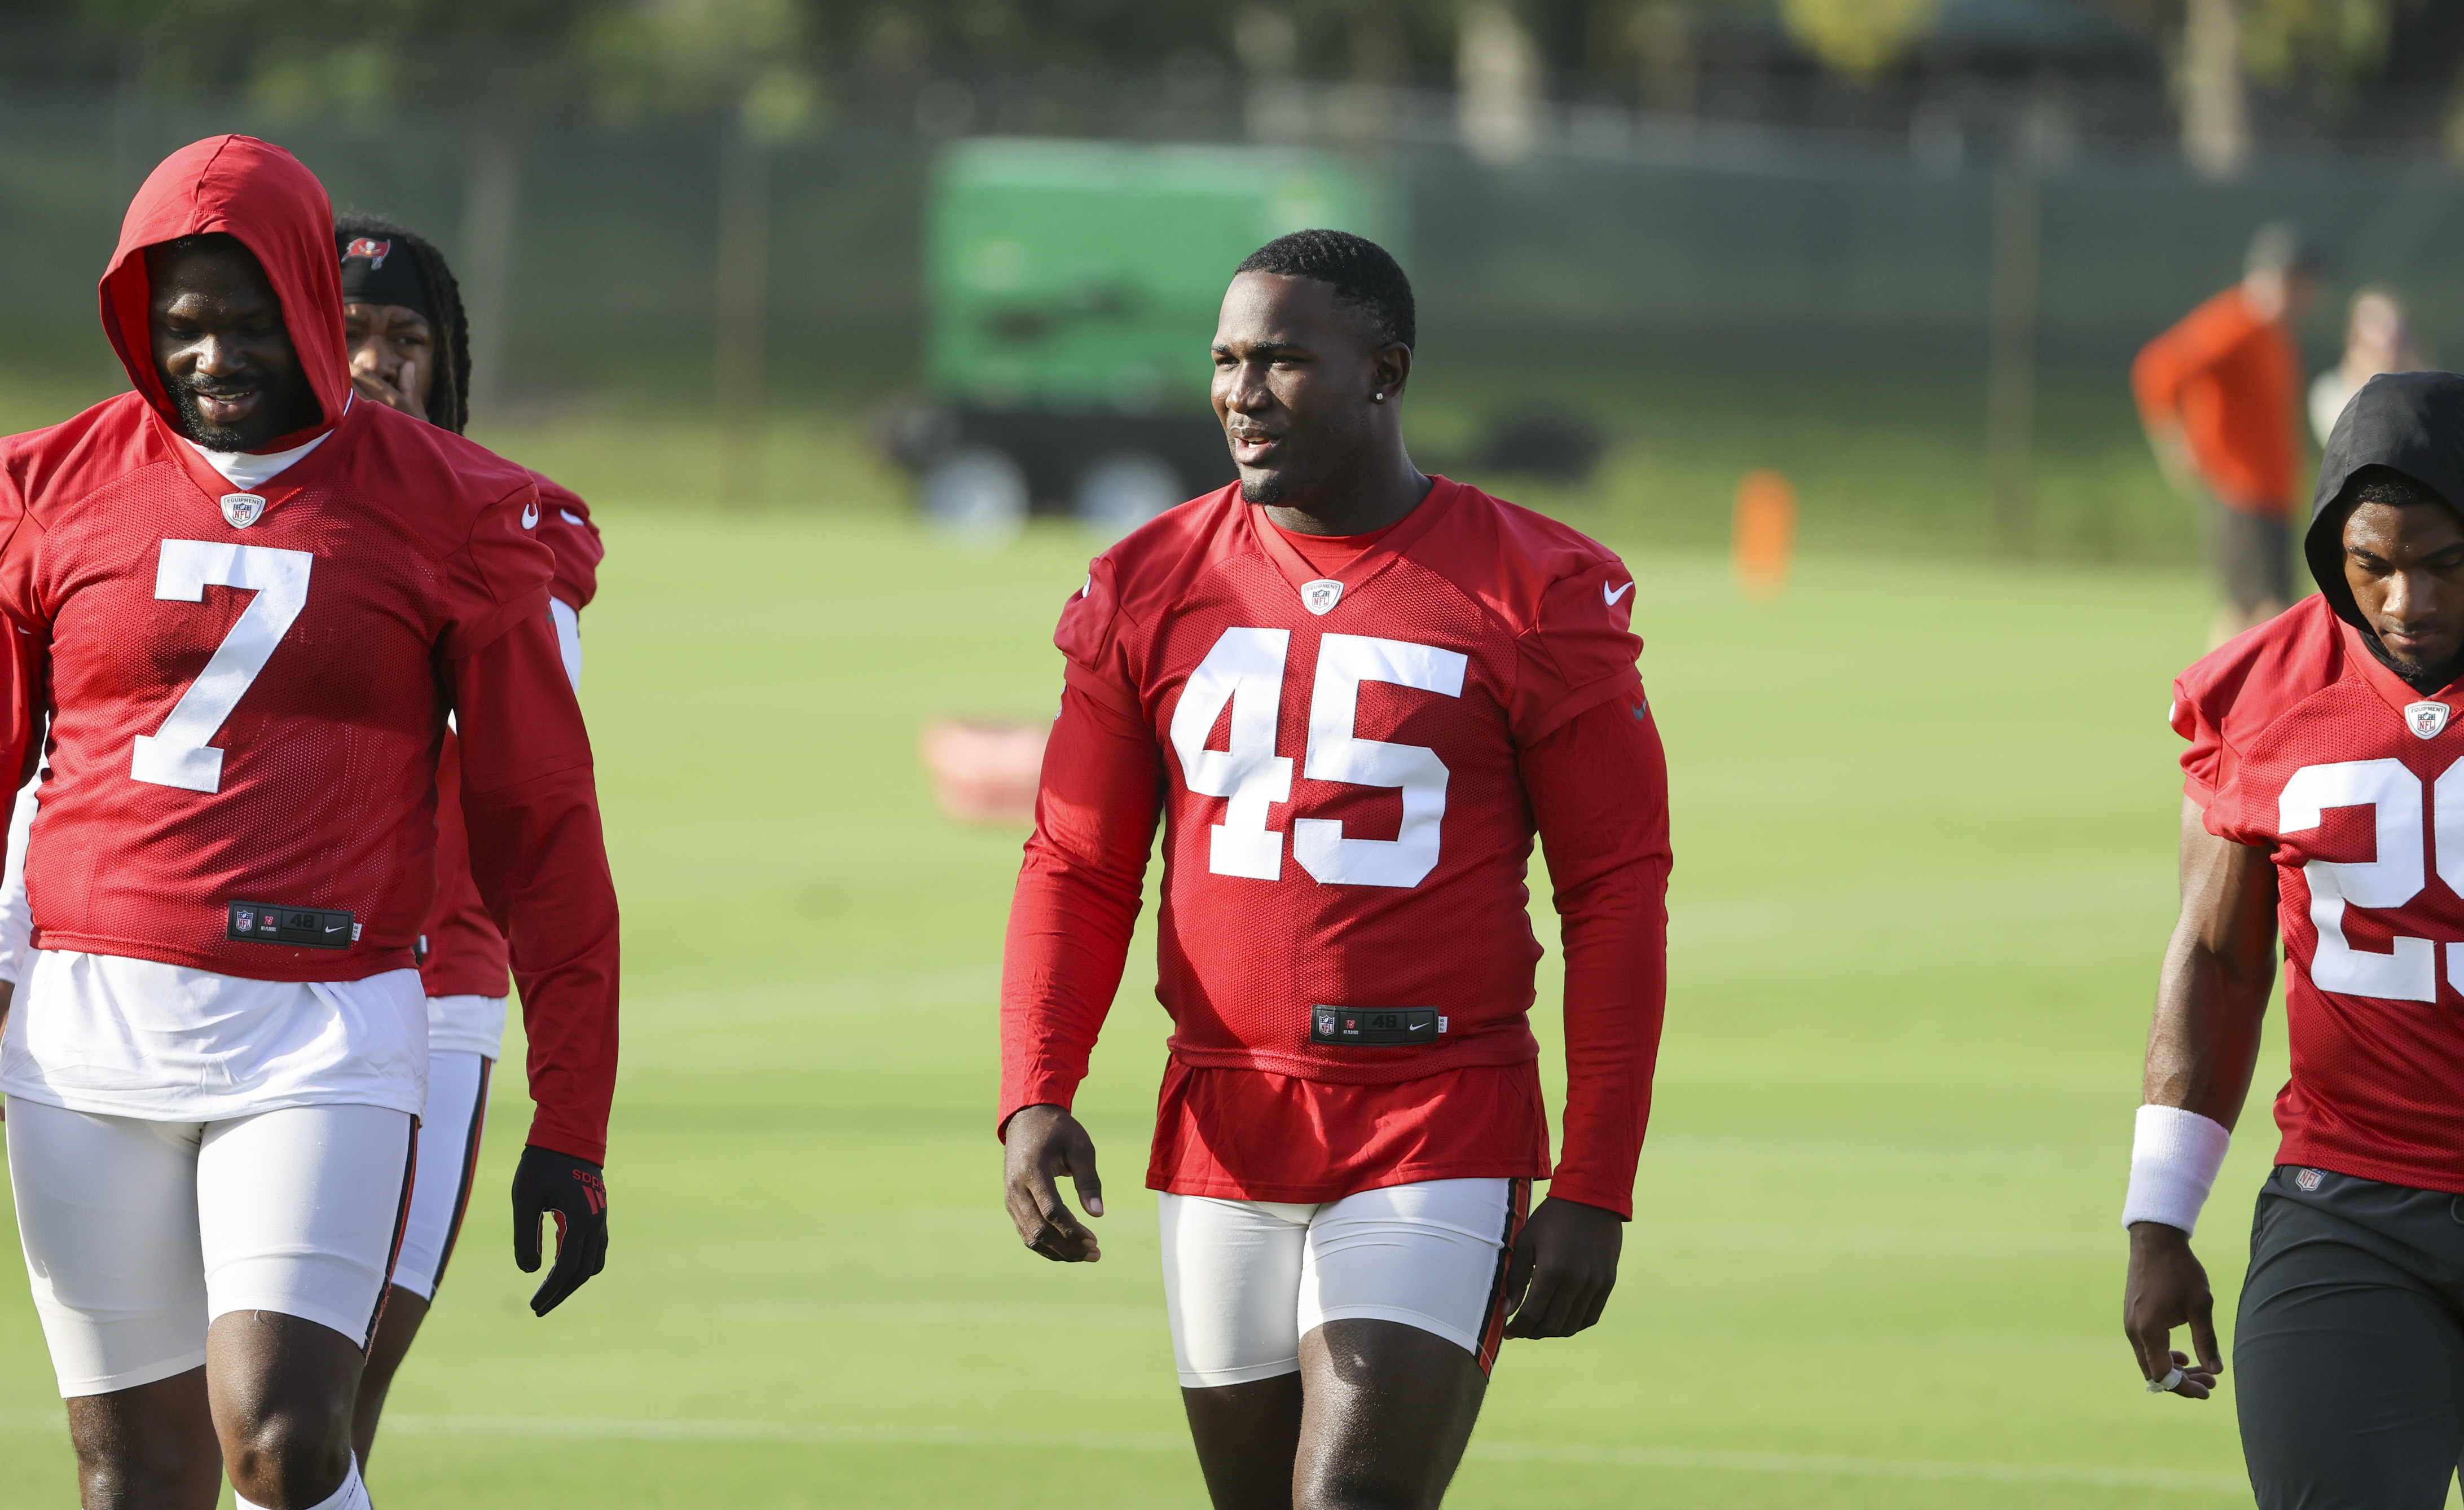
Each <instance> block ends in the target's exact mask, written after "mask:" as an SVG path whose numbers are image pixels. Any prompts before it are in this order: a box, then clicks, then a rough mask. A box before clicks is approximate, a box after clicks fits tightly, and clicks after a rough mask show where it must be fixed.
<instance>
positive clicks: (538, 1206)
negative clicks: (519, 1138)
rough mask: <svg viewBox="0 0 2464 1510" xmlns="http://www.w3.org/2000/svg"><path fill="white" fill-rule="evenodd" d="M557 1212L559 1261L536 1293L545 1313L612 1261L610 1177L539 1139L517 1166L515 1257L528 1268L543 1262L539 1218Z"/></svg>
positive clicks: (535, 1305) (535, 1307)
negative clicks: (609, 1256) (609, 1250)
mask: <svg viewBox="0 0 2464 1510" xmlns="http://www.w3.org/2000/svg"><path fill="white" fill-rule="evenodd" d="M541 1216H554V1217H555V1218H556V1262H555V1263H553V1264H551V1265H549V1266H548V1271H547V1278H546V1279H545V1280H541V1281H539V1293H538V1294H536V1295H533V1296H532V1297H531V1314H532V1315H533V1316H545V1315H546V1314H547V1313H548V1312H550V1311H552V1310H555V1309H556V1308H557V1306H558V1305H559V1304H560V1303H561V1302H562V1301H563V1300H564V1298H565V1297H566V1296H568V1295H571V1294H572V1293H573V1292H574V1291H576V1290H578V1289H581V1288H582V1283H583V1280H587V1279H589V1278H590V1277H591V1276H592V1275H594V1274H597V1273H598V1272H599V1271H600V1270H602V1269H604V1268H605V1267H607V1182H606V1181H605V1179H603V1178H601V1177H600V1173H599V1166H598V1165H596V1164H593V1163H591V1162H590V1161H589V1160H588V1159H577V1158H575V1157H573V1156H572V1155H571V1154H568V1153H559V1152H557V1151H556V1150H555V1149H542V1148H540V1147H539V1146H538V1145H537V1144H531V1145H528V1146H526V1147H525V1148H524V1149H522V1162H521V1163H519V1164H517V1165H516V1166H515V1167H514V1261H515V1262H516V1263H517V1264H519V1265H521V1269H522V1272H523V1273H524V1274H536V1273H538V1272H539V1218H540V1217H541Z"/></svg>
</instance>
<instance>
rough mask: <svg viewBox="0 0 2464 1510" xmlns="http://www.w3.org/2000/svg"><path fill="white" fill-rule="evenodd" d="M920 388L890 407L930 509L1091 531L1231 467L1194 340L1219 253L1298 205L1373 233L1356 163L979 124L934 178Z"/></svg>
mask: <svg viewBox="0 0 2464 1510" xmlns="http://www.w3.org/2000/svg"><path fill="white" fill-rule="evenodd" d="M931 214H932V220H931V227H930V231H929V234H928V237H927V248H926V252H925V257H926V274H925V275H926V288H927V293H928V296H929V298H930V301H931V311H932V314H931V318H932V325H931V330H930V334H929V337H928V346H927V355H926V372H927V377H928V381H929V383H930V386H931V390H932V401H931V403H930V405H928V406H927V407H926V408H925V409H923V410H921V411H919V412H917V413H913V414H911V415H909V416H907V417H906V419H905V420H904V421H903V422H902V423H901V424H900V425H899V426H898V427H897V438H896V440H895V442H894V444H895V445H896V449H898V450H899V452H900V454H901V455H902V456H903V457H904V458H905V459H906V460H907V461H908V462H909V463H910V464H911V465H913V466H914V467H915V468H916V469H917V470H918V471H920V472H921V474H922V481H923V486H922V494H923V505H924V508H925V511H926V513H927V514H929V515H930V516H932V517H933V518H934V520H935V522H937V523H940V524H943V525H946V526H949V527H951V528H954V529H957V530H959V531H962V532H968V533H984V534H998V533H1001V532H1003V531H1006V530H1009V529H1014V528H1015V527H1016V526H1017V525H1018V523H1019V522H1020V521H1022V520H1023V519H1024V518H1025V516H1026V515H1027V514H1029V513H1030V512H1038V513H1067V514H1076V515H1077V516H1079V517H1080V518H1081V519H1083V520H1085V521H1086V522H1087V523H1088V524H1089V525H1090V526H1091V527H1093V528H1095V529H1098V530H1102V531H1105V532H1107V533H1115V534H1117V533H1120V532H1123V531H1126V530H1128V529H1133V528H1134V527H1136V525H1138V524H1140V523H1142V522H1144V521H1145V520H1146V519H1148V518H1151V517H1153V516H1154V515H1155V514H1158V513H1160V512H1162V511H1163V510H1164V509H1167V508H1170V507H1171V506H1172V505H1174V504H1176V503H1178V502H1180V501H1181V500H1182V499H1184V498H1189V497H1193V496H1195V495H1197V494H1199V493H1200V492H1206V491H1208V490H1209V489H1213V488H1217V487H1221V485H1222V484H1224V483H1226V482H1229V481H1230V480H1231V479H1232V475H1233V473H1232V466H1231V461H1230V458H1229V457H1228V456H1227V454H1226V453H1225V450H1224V446H1223V436H1222V432H1221V429H1220V428H1218V427H1217V425H1216V422H1215V418H1214V415H1213V413H1212V411H1211V410H1210V408H1209V407H1208V405H1207V396H1206V390H1207V383H1208V380H1209V378H1210V377H1211V376H1212V373H1213V364H1212V362H1211V361H1210V360H1209V358H1208V354H1207V342H1208V339H1209V338H1210V337H1211V336H1212V335H1213V334H1214V331H1215V316H1216V310H1217V307H1218V306H1219V305H1220V304H1221V302H1222V299H1223V286H1224V284H1225V283H1226V282H1227V281H1229V279H1230V278H1231V275H1232V269H1233V268H1234V267H1235V266H1237V265H1238V264H1239V263H1240V261H1241V259H1242V258H1243V257H1244V256H1247V255H1248V254H1249V253H1250V252H1254V251H1256V250H1257V249H1258V247H1260V246H1261V245H1263V244H1264V243H1265V242H1267V241H1270V240H1272V239H1273V238H1275V237H1276V236H1279V235H1282V234H1283V233H1284V232H1286V231H1289V230H1302V229H1304V228H1308V227H1316V226H1323V227H1331V228H1334V229H1338V230H1355V231H1358V232H1359V233H1361V234H1363V235H1367V236H1371V237H1374V238H1376V239H1378V240H1380V241H1386V242H1387V243H1388V244H1389V245H1392V242H1391V240H1390V239H1389V237H1390V223H1391V220H1392V218H1393V217H1392V216H1391V214H1390V213H1389V212H1388V208H1387V206H1386V204H1385V202H1384V195H1383V193H1382V191H1381V189H1380V188H1379V186H1378V185H1377V183H1376V182H1375V180H1374V179H1372V178H1371V177H1370V176H1368V175H1365V174H1362V173H1360V172H1358V171H1356V170H1354V169H1353V168H1350V167H1348V166H1347V165H1345V164H1342V163H1341V162H1338V161H1337V160H1335V159H1333V158H1331V157H1329V156H1326V155H1324V154H1322V153H1313V152H1307V151H1298V150H1279V149H1269V148H1253V147H1226V146H1141V145H1126V144H1121V143H1115V142H1063V141H1045V140H1039V139H1032V138H984V139H979V140H976V141H970V142H960V143H958V144H957V145H956V146H954V147H952V148H951V149H950V151H949V152H948V154H947V155H946V156H945V157H943V159H942V160H941V163H940V166H939V171H938V173H937V176H936V179H935V186H934V194H933V201H932V211H931Z"/></svg>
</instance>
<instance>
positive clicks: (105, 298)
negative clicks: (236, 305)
mask: <svg viewBox="0 0 2464 1510" xmlns="http://www.w3.org/2000/svg"><path fill="white" fill-rule="evenodd" d="M214 231H220V232H222V233H224V234H227V235H231V236H236V237H237V238H239V241H240V244H241V245H242V246H245V247H246V248H248V250H249V251H250V252H254V253H255V254H256V260H257V261H258V262H259V263H260V264H262V265H263V266H264V268H265V275H266V277H267V279H268V280H270V281H271V282H272V283H273V284H274V292H275V296H276V297H278V298H279V299H281V301H282V322H283V324H284V325H285V326H286V327H287V328H288V329H289V330H290V332H291V344H292V347H293V348H294V349H295V350H297V352H298V353H299V363H300V366H301V368H302V369H303V370H304V371H305V372H306V373H307V375H308V386H309V389H310V391H312V392H314V393H315V394H316V395H317V403H318V405H319V406H320V407H321V408H323V410H324V411H325V417H324V419H323V420H322V421H321V422H319V424H317V425H316V426H314V427H310V428H308V429H305V430H301V431H297V432H296V433H294V434H290V435H284V436H280V437H277V438H276V439H275V440H274V441H272V442H270V443H268V445H267V446H266V448H265V449H267V450H283V449H288V448H290V447H293V446H297V445H300V444H302V443H304V442H305V441H307V440H309V439H310V438H311V437H313V436H315V435H317V434H319V432H321V431H323V430H326V429H328V428H331V427H332V426H333V423H334V422H335V421H336V420H338V419H341V415H342V406H343V403H344V400H345V399H346V398H347V397H348V395H349V393H350V388H351V377H350V357H349V352H348V349H347V347H346V346H345V345H344V343H343V339H342V274H341V262H340V261H339V260H338V259H337V258H336V257H335V255H334V207H333V205H332V203H331V202H330V201H328V200H327V199H326V197H325V186H324V185H322V184H319V182H317V175H316V174H314V173H311V172H309V171H308V168H307V166H306V164H302V163H301V162H300V161H299V160H298V159H297V158H296V157H293V156H292V155H291V154H290V153H288V152H285V151H284V150H282V149H281V148H280V147H278V146H275V145H274V144H273V143H272V142H259V141H258V140H256V138H254V137H241V136H226V137H208V138H207V139H206V140H204V141H203V142H190V143H189V144H188V145H187V146H184V147H182V148H181V149H180V150H179V151H177V152H174V153H172V154H171V155H170V156H169V157H166V158H165V159H164V160H163V162H162V164H161V165H160V166H158V167H156V168H155V169H154V171H153V172H152V173H151V174H150V175H148V176H147V178H146V180H145V184H144V186H143V187H142V188H140V189H139V190H138V191H137V197H136V198H135V199H134V200H131V201H130V202H129V205H128V218H127V219H126V220H125V221H123V222H121V228H120V250H119V251H117V252H113V253H112V254H111V268H110V271H108V272H106V273H104V274H103V275H102V286H101V295H102V329H103V333H104V334H105V335H107V336H109V337H110V338H111V344H112V349H114V350H115V351H118V352H119V353H120V361H121V365H122V366H124V367H126V368H127V369H128V381H129V382H131V383H135V384H136V385H137V391H138V392H140V393H142V394H143V395H145V398H146V401H147V402H148V403H150V404H152V405H154V409H155V412H156V413H158V414H160V415H162V416H163V418H164V419H165V420H166V421H168V422H169V423H170V426H171V427H172V428H173V429H175V430H176V429H178V428H179V427H180V416H179V411H178V410H177V409H176V408H174V407H173V406H172V405H171V399H170V395H169V394H167V393H165V392H164V390H163V383H162V380H161V379H160V378H158V377H157V376H156V375H155V372H154V342H153V338H152V336H151V334H150V332H149V330H148V319H149V317H148V313H147V306H148V304H149V303H150V301H151V299H152V296H153V289H152V287H151V285H150V284H149V283H148V281H147V279H146V276H145V249H146V248H147V247H151V246H155V245H158V244H160V243H162V242H165V241H176V240H178V239H179V238H180V237H182V236H198V235H205V234H208V233H209V232H214Z"/></svg>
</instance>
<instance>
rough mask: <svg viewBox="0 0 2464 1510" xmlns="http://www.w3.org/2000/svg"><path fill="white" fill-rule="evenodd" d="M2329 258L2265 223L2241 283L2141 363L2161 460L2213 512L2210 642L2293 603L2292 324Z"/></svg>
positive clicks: (2295, 422) (2145, 352) (2138, 369)
mask: <svg viewBox="0 0 2464 1510" xmlns="http://www.w3.org/2000/svg"><path fill="white" fill-rule="evenodd" d="M2320 260H2321V259H2320V257H2319V254H2318V252H2316V250H2315V249H2312V248H2310V247H2308V246H2306V245H2305V244H2304V243H2303V242H2302V241H2301V239H2300V237H2299V235H2298V234H2297V233H2296V232H2295V231H2294V230H2292V229H2291V228H2290V227H2287V226H2281V225H2273V226H2268V227H2265V228H2264V229H2262V230H2260V231H2259V232H2258V234H2257V235H2256V236H2255V237H2254V238H2253V239H2252V241H2251V247H2250V255H2249V259H2248V263H2247V271H2246V272H2245V273H2244V274H2243V276H2242V279H2241V281H2240V282H2238V283H2236V284H2234V285H2233V287H2232V288H2229V289H2227V290H2225V291H2224V292H2223V293H2221V294H2218V295H2216V296H2215V297H2213V298H2211V299H2209V300H2208V301H2207V302H2206V303H2204V304H2201V305H2200V306H2199V307H2198V308H2197V309H2194V310H2192V311H2191V312H2190V313H2189V315H2188V316H2186V317H2184V318H2183V319H2182V321H2181V323H2179V324H2177V325H2175V326H2174V327H2173V328H2172V329H2170V330H2168V331H2167V332H2165V334H2163V335H2161V336H2159V337H2157V338H2156V339H2154V340H2151V341H2149V342H2148V343H2147V344H2146V345H2145V347H2144V348H2142V349H2141V351H2140V353H2139V358H2138V360H2137V361H2134V362H2132V363H2131V367H2130V386H2131V390H2132V392H2133V393H2134V394H2135V395H2136V396H2137V398H2138V400H2139V417H2140V420H2141V422H2142V423H2143V424H2145V426H2146V427H2147V439H2148V443H2149V444H2150V445H2151V446H2153V447H2154V448H2155V450H2156V459H2157V462H2158V464H2159V465H2161V466H2162V467H2163V468H2164V469H2165V472H2166V475H2167V477H2168V478H2170V479H2172V481H2173V482H2174V483H2175V485H2176V486H2178V487H2180V488H2182V489H2183V490H2184V491H2185V492H2189V493H2190V494H2191V495H2192V496H2194V497H2197V498H2199V499H2200V500H2201V502H2202V506H2203V509H2204V512H2205V513H2206V514H2207V526H2208V539H2209V549H2210V553H2211V558H2212V559H2213V562H2214V566H2215V571H2216V576H2217V579H2218V582H2219V585H2220V586H2221V587H2222V589H2223V592H2224V598H2225V603H2226V606H2225V607H2224V608H2223V609H2222V610H2220V611H2219V612H2218V614H2217V616H2216V622H2215V627H2214V632H2213V634H2212V636H2211V641H2210V643H2211V645H2220V644H2222V643H2223V642H2224V641H2226V640H2229V639H2231V638H2232V637H2233V636H2234V635H2236V634H2239V633H2240V632H2241V631H2243V630H2244V629H2247V628H2250V627H2251V626H2252V625H2254V624H2263V623H2265V622H2266V621H2267V620H2269V619H2272V618H2274V617H2275V616H2276V615H2277V614H2278V613H2281V612H2282V611H2283V610H2284V608H2285V606H2286V605H2287V604H2289V603H2290V602H2292V601H2293V545H2292V536H2291V532H2290V526H2289V525H2288V523H2287V520H2288V519H2289V517H2290V516H2291V514H2292V508H2293V495H2294V492H2295V491H2296V488H2297V486H2298V478H2297V474H2298V472H2299V467H2300V458H2301V451H2300V433H2299V418H2298V416H2299V410H2300V402H2301V355H2300V353H2299V350H2298V349H2296V347H2295V346H2294V343H2293V337H2292V333H2291V331H2290V328H2289V327H2290V325H2291V323H2292V321H2293V320H2294V319H2296V318H2297V317H2299V315H2300V313H2301V311H2302V310H2303V309H2304V308H2305V307H2306V306H2307V305H2308V304H2309V302H2310V300H2311V298H2312V297H2313V296H2314V295H2315V294H2316V292H2317V287H2318V274H2319V264H2320Z"/></svg>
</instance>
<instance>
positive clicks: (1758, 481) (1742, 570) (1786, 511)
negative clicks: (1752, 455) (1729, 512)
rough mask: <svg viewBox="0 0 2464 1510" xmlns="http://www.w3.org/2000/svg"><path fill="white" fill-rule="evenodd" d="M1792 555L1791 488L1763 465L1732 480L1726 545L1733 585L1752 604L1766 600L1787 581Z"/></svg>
mask: <svg viewBox="0 0 2464 1510" xmlns="http://www.w3.org/2000/svg"><path fill="white" fill-rule="evenodd" d="M1795 554H1796V488H1795V486H1794V485H1793V484H1792V483H1791V482H1790V481H1789V480H1788V478H1787V476H1786V475H1785V474H1784V473H1781V472H1776V471H1771V469H1770V468H1768V467H1763V468H1757V469H1755V470H1754V471H1749V472H1748V473H1746V475H1745V478H1744V480H1743V481H1741V482H1739V483H1738V484H1737V523H1736V536H1735V538H1734V540H1733V541H1732V543H1731V545H1730V556H1731V559H1732V560H1733V561H1734V563H1735V565H1736V572H1737V585H1738V586H1740V587H1743V588H1744V589H1745V590H1746V596H1747V597H1749V598H1751V599H1753V600H1754V601H1755V602H1771V600H1772V599H1774V598H1776V597H1778V596H1779V595H1780V589H1781V588H1783V587H1786V586H1787V585H1788V565H1789V559H1790V558H1791V557H1793V556H1794V555H1795Z"/></svg>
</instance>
